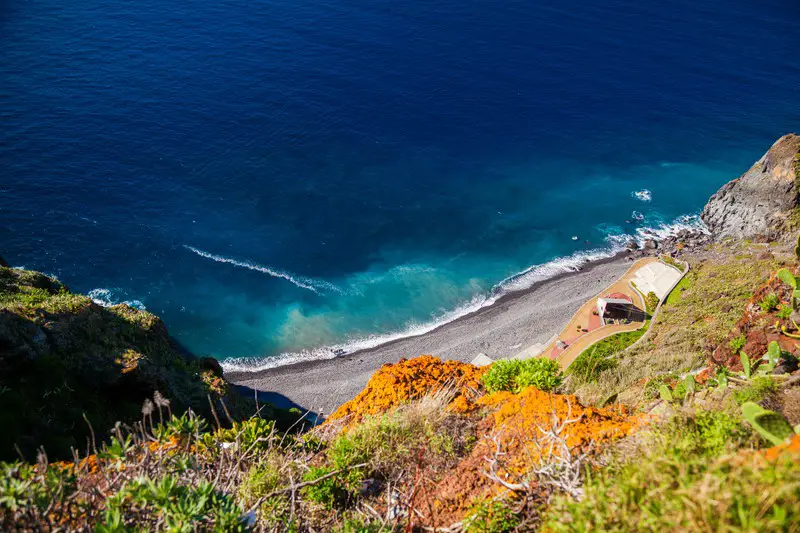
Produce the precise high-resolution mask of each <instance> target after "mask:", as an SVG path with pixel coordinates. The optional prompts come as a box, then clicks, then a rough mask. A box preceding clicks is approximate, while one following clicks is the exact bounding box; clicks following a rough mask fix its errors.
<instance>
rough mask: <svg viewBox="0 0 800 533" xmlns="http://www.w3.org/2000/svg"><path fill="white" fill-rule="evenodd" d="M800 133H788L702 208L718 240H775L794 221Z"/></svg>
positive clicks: (798, 196)
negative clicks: (730, 238) (799, 134)
mask: <svg viewBox="0 0 800 533" xmlns="http://www.w3.org/2000/svg"><path fill="white" fill-rule="evenodd" d="M798 184H800V136H798V135H794V134H789V135H784V136H783V137H781V138H780V139H778V141H777V142H775V144H773V145H772V147H771V148H770V149H769V151H767V153H766V154H764V156H763V157H762V158H761V159H759V160H758V161H757V162H756V163H755V164H754V165H753V166H752V167H751V168H750V170H748V171H747V172H745V173H744V174H742V176H741V177H740V178H738V179H735V180H733V181H731V182H729V183H727V184H725V185H724V186H723V187H722V188H721V189H720V190H719V191H717V192H716V194H714V195H713V196H712V197H711V199H710V200H709V201H708V204H706V207H705V209H704V210H703V214H702V219H703V221H704V222H705V223H706V225H707V226H708V228H709V229H710V230H711V233H712V235H713V237H714V239H715V240H721V239H725V238H728V237H732V238H734V239H752V238H756V239H765V240H775V239H776V238H778V237H779V236H780V234H781V233H782V232H783V231H784V230H786V229H788V227H789V225H791V224H792V223H793V218H794V217H793V215H794V214H795V213H796V209H797V208H798V205H799V204H800V192H798V191H799V190H798Z"/></svg>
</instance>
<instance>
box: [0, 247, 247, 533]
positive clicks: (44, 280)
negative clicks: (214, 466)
mask: <svg viewBox="0 0 800 533" xmlns="http://www.w3.org/2000/svg"><path fill="white" fill-rule="evenodd" d="M156 391H158V392H159V398H160V397H162V396H163V397H164V398H165V401H166V400H169V401H171V408H172V409H174V410H175V411H176V412H182V411H183V410H185V409H186V408H189V407H191V408H192V409H193V410H194V411H195V412H199V413H204V414H205V413H207V411H209V409H210V408H209V405H210V403H211V402H212V400H213V401H214V402H216V405H217V406H218V407H217V409H218V411H219V412H220V413H221V416H223V419H224V418H225V416H224V413H225V412H226V411H227V412H233V413H234V415H233V416H234V417H236V413H237V412H241V414H242V415H243V416H249V415H251V414H252V412H253V411H254V407H251V406H250V405H247V404H246V402H248V400H246V399H245V398H244V397H242V396H240V395H239V394H235V393H233V394H230V393H229V392H228V385H227V383H226V382H225V380H224V379H223V378H222V369H221V368H220V367H219V364H218V363H217V362H216V361H215V360H213V359H210V358H203V359H198V358H194V357H191V356H189V355H188V354H185V353H184V352H183V350H181V349H180V347H179V346H177V345H176V344H175V342H174V341H173V340H172V339H171V337H170V336H169V334H168V332H167V328H166V327H165V326H164V323H163V322H162V321H161V319H159V318H158V317H157V316H155V315H152V314H150V313H148V312H146V311H140V310H138V309H134V308H132V307H129V306H127V305H124V304H123V305H116V306H113V307H102V306H100V305H97V304H96V303H94V302H93V301H92V300H91V299H90V298H88V297H86V296H83V295H80V294H74V293H72V292H70V291H69V289H68V288H67V287H65V286H64V285H63V284H61V283H60V282H59V281H58V280H56V279H53V278H51V277H48V276H45V275H43V274H40V273H38V272H32V271H28V270H21V269H15V268H9V267H8V266H7V263H5V262H4V261H3V260H2V259H0V428H2V431H0V460H3V459H8V458H12V457H16V456H17V454H18V453H20V452H21V453H22V454H23V455H24V456H26V457H29V458H32V457H35V454H36V450H37V448H38V447H39V446H45V447H46V449H47V451H48V453H49V454H50V456H51V457H56V458H58V457H69V456H70V448H71V447H77V448H78V449H85V448H86V442H87V440H86V439H87V437H90V436H91V433H92V430H93V431H94V434H95V437H96V438H97V439H100V438H103V437H104V436H105V435H107V434H108V431H109V429H110V428H111V427H112V426H113V425H114V423H115V422H116V421H122V422H123V423H130V422H133V421H136V420H138V419H140V418H141V416H142V414H141V413H142V405H143V402H144V401H145V400H148V399H150V398H153V397H154V395H155V393H156ZM223 403H224V404H225V405H224V406H223V405H222V404H223ZM84 416H85V419H84ZM87 422H88V423H87ZM89 423H90V424H91V428H90V427H89ZM0 529H2V528H0Z"/></svg>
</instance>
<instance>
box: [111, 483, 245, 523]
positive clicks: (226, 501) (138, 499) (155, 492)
mask: <svg viewBox="0 0 800 533" xmlns="http://www.w3.org/2000/svg"><path fill="white" fill-rule="evenodd" d="M128 513H130V514H135V515H137V516H138V520H140V521H141V523H148V522H150V521H151V520H157V521H158V522H161V523H163V524H164V525H165V526H166V527H165V529H166V530H169V531H176V532H184V531H185V532H187V533H188V532H191V531H195V530H197V529H198V528H199V529H201V530H202V529H214V530H216V531H232V532H233V531H246V530H247V528H246V527H245V525H244V523H243V522H242V520H241V516H242V510H241V509H240V508H239V507H238V506H237V505H236V503H235V502H234V501H233V499H232V498H231V497H230V496H227V495H224V494H221V493H219V492H217V491H216V490H215V489H214V486H213V485H212V484H211V483H207V482H200V483H199V484H197V485H196V486H193V485H184V484H181V483H180V482H179V481H178V479H177V478H174V477H172V476H163V477H161V478H159V479H157V480H153V479H149V478H138V479H135V480H133V481H130V482H128V483H127V484H126V485H125V486H124V487H122V489H120V491H119V492H118V493H117V494H114V495H111V496H110V497H109V498H108V500H107V501H106V509H105V512H104V514H105V516H104V518H105V520H104V523H102V524H100V525H99V527H98V530H100V531H109V532H110V531H121V529H119V526H120V525H121V521H122V516H123V515H124V514H128Z"/></svg>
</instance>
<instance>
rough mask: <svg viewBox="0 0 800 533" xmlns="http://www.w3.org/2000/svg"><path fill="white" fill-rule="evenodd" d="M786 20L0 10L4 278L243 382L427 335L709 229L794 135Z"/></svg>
mask: <svg viewBox="0 0 800 533" xmlns="http://www.w3.org/2000/svg"><path fill="white" fill-rule="evenodd" d="M798 17H800V11H799V10H798V8H797V6H795V5H794V4H791V3H787V2H781V1H767V2H761V3H759V4H758V5H756V4H754V3H752V2H745V1H743V0H739V1H734V2H733V3H731V2H726V3H723V2H721V1H709V2H704V3H702V4H698V3H697V2H688V1H684V0H678V1H677V2H673V3H670V4H669V5H641V3H640V2H633V1H622V0H617V1H616V2H611V3H609V2H600V1H581V2H577V1H573V2H566V3H564V2H538V3H534V4H531V3H530V2H521V1H519V2H515V1H512V2H504V3H502V4H501V5H498V4H491V5H490V4H487V3H485V2H467V3H464V2H443V1H433V2H430V1H429V2H411V3H404V4H402V5H398V4H396V3H389V2H358V1H357V2H352V1H350V2H341V1H335V0H327V1H325V2H322V3H314V4H308V3H297V2H294V3H288V2H261V1H259V2H249V3H243V2H237V1H232V0H223V1H222V2H215V3H207V2H200V1H199V0H188V1H187V2H181V3H170V2H165V1H164V0H144V1H138V2H133V1H121V2H115V3H114V4H113V5H106V4H102V5H101V4H96V3H92V2H88V1H86V0H78V1H76V2H70V3H69V4H63V3H55V2H52V0H42V1H40V2H37V3H31V2H12V1H5V2H3V1H0V31H2V34H3V39H2V41H0V97H1V98H2V102H3V106H2V110H0V113H2V117H3V125H4V127H3V129H2V133H0V170H2V179H1V180H0V255H3V256H4V257H5V258H6V259H7V260H9V261H10V262H11V263H13V264H15V265H21V266H25V267H28V268H35V269H38V270H43V271H46V272H49V273H53V274H55V275H57V276H58V277H60V278H61V279H62V280H63V281H64V282H66V283H67V284H69V285H70V286H71V287H72V288H73V289H75V290H79V291H84V292H89V291H92V292H91V293H92V295H93V296H94V297H95V298H96V299H97V300H98V301H101V302H105V303H113V302H119V301H128V302H131V303H133V304H135V305H139V306H143V307H146V308H147V309H148V310H151V311H153V312H155V313H157V314H159V315H160V316H162V317H163V318H164V320H165V321H166V323H167V325H168V326H169V328H170V331H171V332H172V333H173V335H175V336H176V338H177V339H178V340H179V341H180V342H182V343H183V344H185V345H186V347H187V348H189V349H190V350H191V351H193V352H195V353H198V354H199V353H203V354H212V355H215V356H217V357H220V358H229V364H231V365H233V364H235V361H233V360H232V359H230V358H241V357H249V358H255V359H248V364H254V365H256V366H264V365H272V364H279V363H281V362H286V361H289V360H293V359H296V358H298V357H320V356H327V355H330V354H331V353H332V350H336V349H340V348H341V349H353V348H354V347H362V346H369V345H372V344H375V343H378V342H381V341H383V340H386V339H389V338H393V337H396V336H399V335H406V334H411V333H415V332H421V331H425V330H427V329H430V328H431V327H433V326H434V325H436V324H440V323H443V322H445V321H447V320H450V319H452V318H454V317H456V316H459V315H460V314H463V313H464V312H467V311H468V310H471V309H475V308H476V307H477V306H481V305H486V304H488V303H490V302H491V301H493V299H494V298H496V297H497V296H498V295H499V294H502V293H503V292H505V291H509V290H516V289H519V288H524V287H526V286H529V285H530V284H531V283H532V282H534V281H536V280H539V279H542V278H544V277H547V276H551V275H553V274H556V273H558V272H562V271H564V270H565V269H570V268H573V267H574V266H575V265H577V264H579V263H580V262H581V261H582V260H583V258H585V257H598V256H602V255H606V254H609V253H611V252H612V251H613V250H614V249H615V246H617V245H618V244H619V243H620V241H622V240H624V238H625V237H623V235H627V234H630V235H636V234H637V231H639V232H641V230H642V229H643V228H645V227H653V228H661V229H660V231H668V230H669V228H679V227H681V225H682V224H687V223H688V224H691V223H693V222H692V220H690V219H685V218H682V217H684V216H685V215H691V214H695V213H697V212H699V210H700V209H701V207H702V205H703V204H704V202H705V200H706V199H707V198H708V196H709V195H710V194H711V193H713V192H714V190H716V189H717V188H718V187H719V186H720V185H721V184H722V183H724V182H725V181H727V180H729V179H731V178H733V177H735V176H736V175H738V174H740V173H741V172H742V171H744V170H745V169H746V168H747V167H748V166H749V165H750V164H751V163H752V162H753V161H755V160H756V159H757V158H758V157H759V156H760V155H761V154H762V153H763V152H764V151H765V150H766V149H767V148H768V147H769V145H770V144H771V142H773V141H774V140H775V139H776V138H777V137H778V136H779V135H781V134H782V133H785V132H786V131H791V130H796V129H797V124H798V123H800V99H798V98H797V96H798V94H797V93H798V90H797V87H800V68H798V66H797V63H796V61H795V59H794V58H795V51H796V50H797V49H798V45H800V37H799V36H798V34H797V32H795V31H794V28H795V27H796V24H797V22H798ZM755 29H758V31H756V30H755ZM642 191H648V193H642V194H640V195H639V196H638V197H637V196H636V194H635V193H636V192H642ZM675 224H677V225H675ZM573 237H577V239H575V240H573ZM564 258H566V259H564ZM287 354H288V355H287Z"/></svg>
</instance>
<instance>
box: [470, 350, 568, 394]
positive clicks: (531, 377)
mask: <svg viewBox="0 0 800 533" xmlns="http://www.w3.org/2000/svg"><path fill="white" fill-rule="evenodd" d="M562 380H563V377H562V375H561V370H560V368H559V366H558V362H557V361H554V360H553V359H549V358H547V357H534V358H531V359H524V360H517V359H502V360H500V361H497V362H495V363H493V364H492V366H491V367H489V371H488V372H486V374H484V375H483V377H482V378H481V382H482V383H483V386H484V387H485V388H486V390H487V391H489V392H497V391H501V390H507V391H514V392H519V391H520V390H522V389H523V388H525V387H529V386H534V387H537V388H538V389H540V390H543V391H551V390H553V389H555V388H557V387H558V386H559V385H561V382H562Z"/></svg>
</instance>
